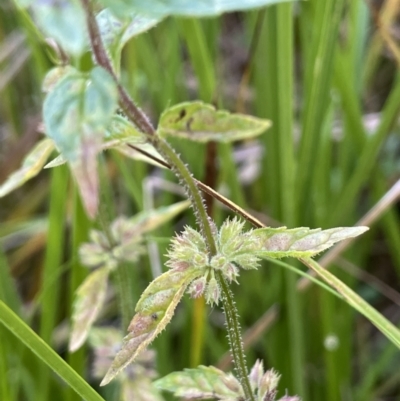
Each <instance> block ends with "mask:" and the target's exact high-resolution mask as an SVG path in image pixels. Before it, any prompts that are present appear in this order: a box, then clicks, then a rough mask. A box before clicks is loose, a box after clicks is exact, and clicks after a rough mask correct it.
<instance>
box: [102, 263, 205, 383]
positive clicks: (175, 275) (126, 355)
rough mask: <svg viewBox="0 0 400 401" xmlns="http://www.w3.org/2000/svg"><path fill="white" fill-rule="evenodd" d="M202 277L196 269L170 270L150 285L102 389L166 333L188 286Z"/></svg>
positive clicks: (141, 298)
mask: <svg viewBox="0 0 400 401" xmlns="http://www.w3.org/2000/svg"><path fill="white" fill-rule="evenodd" d="M200 274H201V272H199V271H198V270H196V269H187V270H185V271H176V270H168V271H167V272H165V273H164V274H162V275H161V276H159V277H157V278H156V279H155V280H154V281H152V282H151V283H150V285H149V286H148V287H147V288H146V290H145V291H144V292H143V294H142V296H141V297H140V299H139V302H138V303H137V305H136V314H135V316H134V317H133V319H132V321H131V323H130V325H129V327H128V335H127V336H126V337H125V338H124V340H123V344H122V348H121V350H120V351H119V352H118V354H117V355H116V357H115V359H114V361H113V363H112V365H111V367H110V369H109V370H108V372H107V374H106V376H105V377H104V379H103V381H102V382H101V384H100V385H101V386H104V385H106V384H108V383H109V382H110V381H111V380H112V379H113V378H114V377H115V376H116V375H117V374H118V373H119V372H121V370H122V369H124V368H125V367H126V366H127V365H128V364H130V363H131V362H132V361H133V360H134V359H135V358H136V357H137V356H138V354H139V353H140V352H141V351H142V350H144V349H145V348H146V347H147V346H148V345H149V344H150V343H151V342H152V341H153V340H154V339H155V338H156V336H157V335H158V334H159V333H160V332H161V331H162V330H164V328H165V326H166V325H167V324H168V323H169V322H170V320H171V319H172V316H173V314H174V311H175V308H176V306H177V304H178V303H179V301H180V300H181V298H182V296H183V294H184V293H185V290H186V288H187V286H188V285H189V283H190V282H191V281H193V280H194V279H195V278H196V277H198V276H199V275H200Z"/></svg>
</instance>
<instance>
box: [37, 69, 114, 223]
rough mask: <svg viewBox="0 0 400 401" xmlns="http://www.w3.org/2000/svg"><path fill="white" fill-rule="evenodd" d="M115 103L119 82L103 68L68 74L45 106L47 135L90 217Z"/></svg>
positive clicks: (95, 207) (95, 206) (93, 208)
mask: <svg viewBox="0 0 400 401" xmlns="http://www.w3.org/2000/svg"><path fill="white" fill-rule="evenodd" d="M116 106H117V89H116V85H115V83H114V81H113V79H112V77H111V76H110V75H109V74H108V73H107V72H106V71H105V70H104V69H102V68H100V67H95V68H94V69H93V70H91V71H90V73H89V75H88V76H87V75H86V74H83V73H79V72H77V73H69V74H67V75H66V76H65V77H64V78H62V79H61V80H60V81H58V82H57V84H56V85H55V87H54V88H53V90H52V91H51V92H50V93H49V94H48V95H47V97H46V99H45V101H44V105H43V119H44V123H45V127H46V134H47V135H48V136H49V137H50V138H52V139H53V140H54V142H55V144H56V146H57V148H58V150H59V151H60V153H61V154H62V156H63V158H64V159H66V160H67V161H68V163H69V165H70V168H71V170H72V172H73V174H74V176H75V179H76V181H77V183H78V187H79V190H80V193H81V195H82V198H83V201H84V205H85V207H86V210H87V212H88V215H89V216H90V217H94V215H95V214H96V212H97V204H98V177H97V154H98V153H99V152H100V151H101V148H102V142H103V137H104V133H105V130H106V128H107V126H108V124H109V123H110V121H111V117H112V115H113V114H114V110H115V108H116Z"/></svg>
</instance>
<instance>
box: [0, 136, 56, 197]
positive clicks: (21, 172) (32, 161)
mask: <svg viewBox="0 0 400 401" xmlns="http://www.w3.org/2000/svg"><path fill="white" fill-rule="evenodd" d="M53 150H54V142H53V141H52V140H51V139H43V140H41V141H40V142H39V143H38V144H37V145H36V146H35V147H34V148H33V149H32V150H31V151H30V152H29V153H28V155H27V156H26V157H25V159H24V161H23V163H22V166H21V168H19V169H18V170H17V171H15V172H14V173H12V174H11V175H10V176H9V177H8V178H7V180H6V181H5V182H4V183H3V184H2V185H0V198H1V197H3V196H5V195H7V194H8V193H10V192H11V191H13V190H14V189H16V188H18V187H20V186H21V185H22V184H24V183H25V182H26V181H28V180H30V179H31V178H33V177H35V176H36V175H37V174H38V173H39V171H40V170H41V169H42V168H43V166H44V165H45V163H46V160H47V158H48V157H49V156H50V154H51V152H52V151H53Z"/></svg>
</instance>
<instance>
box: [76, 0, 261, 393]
mask: <svg viewBox="0 0 400 401" xmlns="http://www.w3.org/2000/svg"><path fill="white" fill-rule="evenodd" d="M82 4H83V6H84V9H85V11H86V16H87V24H88V30H89V37H90V41H91V45H92V50H93V53H94V56H95V58H96V61H97V63H98V64H99V65H100V66H102V67H103V68H105V69H106V70H107V71H109V73H110V74H111V75H112V76H113V77H114V79H115V81H116V83H117V85H118V90H119V94H120V104H121V106H122V107H123V109H124V111H125V113H126V114H127V116H128V118H130V119H131V121H132V122H133V123H134V124H136V125H137V126H138V127H139V128H140V129H141V130H142V131H143V132H144V133H145V134H146V135H147V137H148V140H149V142H150V143H151V144H152V145H153V146H154V147H155V148H156V150H157V151H158V152H159V153H160V154H161V155H162V156H163V157H164V158H165V159H166V161H167V162H168V163H169V165H170V166H171V169H172V171H173V172H174V173H175V175H176V176H177V177H178V178H179V180H180V181H181V183H182V184H183V186H184V188H185V189H186V191H187V193H188V196H189V198H190V200H191V202H192V206H193V209H194V211H195V215H196V220H197V222H198V224H199V226H200V228H201V231H202V234H203V235H204V237H205V240H206V243H207V247H208V251H209V254H210V256H213V255H215V254H216V253H217V246H216V243H215V240H214V236H213V233H212V228H211V222H210V220H209V218H208V215H207V211H206V207H205V205H204V202H203V198H202V196H201V194H200V191H199V189H198V188H197V184H196V181H195V179H194V178H193V176H192V174H191V173H190V171H189V169H188V167H187V166H186V165H185V164H184V163H183V161H182V160H181V159H180V157H179V156H178V155H177V154H176V152H175V151H174V150H173V148H172V147H171V146H170V145H169V144H168V142H166V141H164V140H163V139H162V138H160V137H159V136H158V135H157V133H156V131H155V130H154V128H153V126H152V125H151V123H150V121H149V120H148V118H147V116H146V115H145V114H144V113H143V112H142V111H141V110H140V109H139V108H138V107H137V106H136V105H135V103H134V102H133V100H132V99H131V98H130V96H129V95H128V93H127V92H126V91H125V89H124V88H123V87H122V86H121V85H120V84H119V82H118V79H117V77H116V75H115V73H114V71H113V69H112V66H111V62H110V60H109V58H108V55H107V53H106V51H105V49H104V46H103V43H102V40H101V36H100V33H99V28H98V25H97V22H96V18H95V16H94V14H93V11H92V9H91V5H90V1H89V0H82ZM219 283H220V286H221V289H222V293H223V307H224V311H225V316H226V321H227V327H228V335H229V339H230V344H231V349H232V355H233V359H234V362H235V366H236V369H237V370H238V373H239V380H240V382H241V383H242V386H243V391H244V393H245V397H246V399H247V400H251V401H254V395H253V393H252V390H251V387H250V382H249V379H248V377H247V368H246V360H245V354H244V350H243V344H242V337H241V333H240V325H239V319H238V313H237V310H236V308H235V303H234V300H233V296H232V294H231V292H230V290H229V287H228V285H227V284H226V282H225V281H224V279H223V277H222V275H221V274H220V273H219Z"/></svg>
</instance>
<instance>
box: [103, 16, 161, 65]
mask: <svg viewBox="0 0 400 401" xmlns="http://www.w3.org/2000/svg"><path fill="white" fill-rule="evenodd" d="M96 19H97V23H98V25H99V30H100V35H101V37H102V39H103V44H104V46H105V48H106V49H107V52H108V55H109V57H110V59H111V60H112V62H113V64H114V69H115V70H116V71H119V63H120V59H121V51H122V48H123V47H124V45H125V44H126V43H127V42H128V41H129V39H131V38H132V37H133V36H136V35H139V34H140V33H142V32H145V31H147V30H148V29H150V28H152V27H153V26H154V25H156V24H157V23H158V22H159V21H160V20H161V18H157V17H149V16H146V15H140V14H138V13H135V12H132V13H129V14H127V15H124V16H123V18H117V17H116V16H115V15H114V14H113V13H112V12H111V11H110V9H108V8H106V9H104V10H102V11H101V12H100V13H99V14H98V15H97V17H96Z"/></svg>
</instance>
